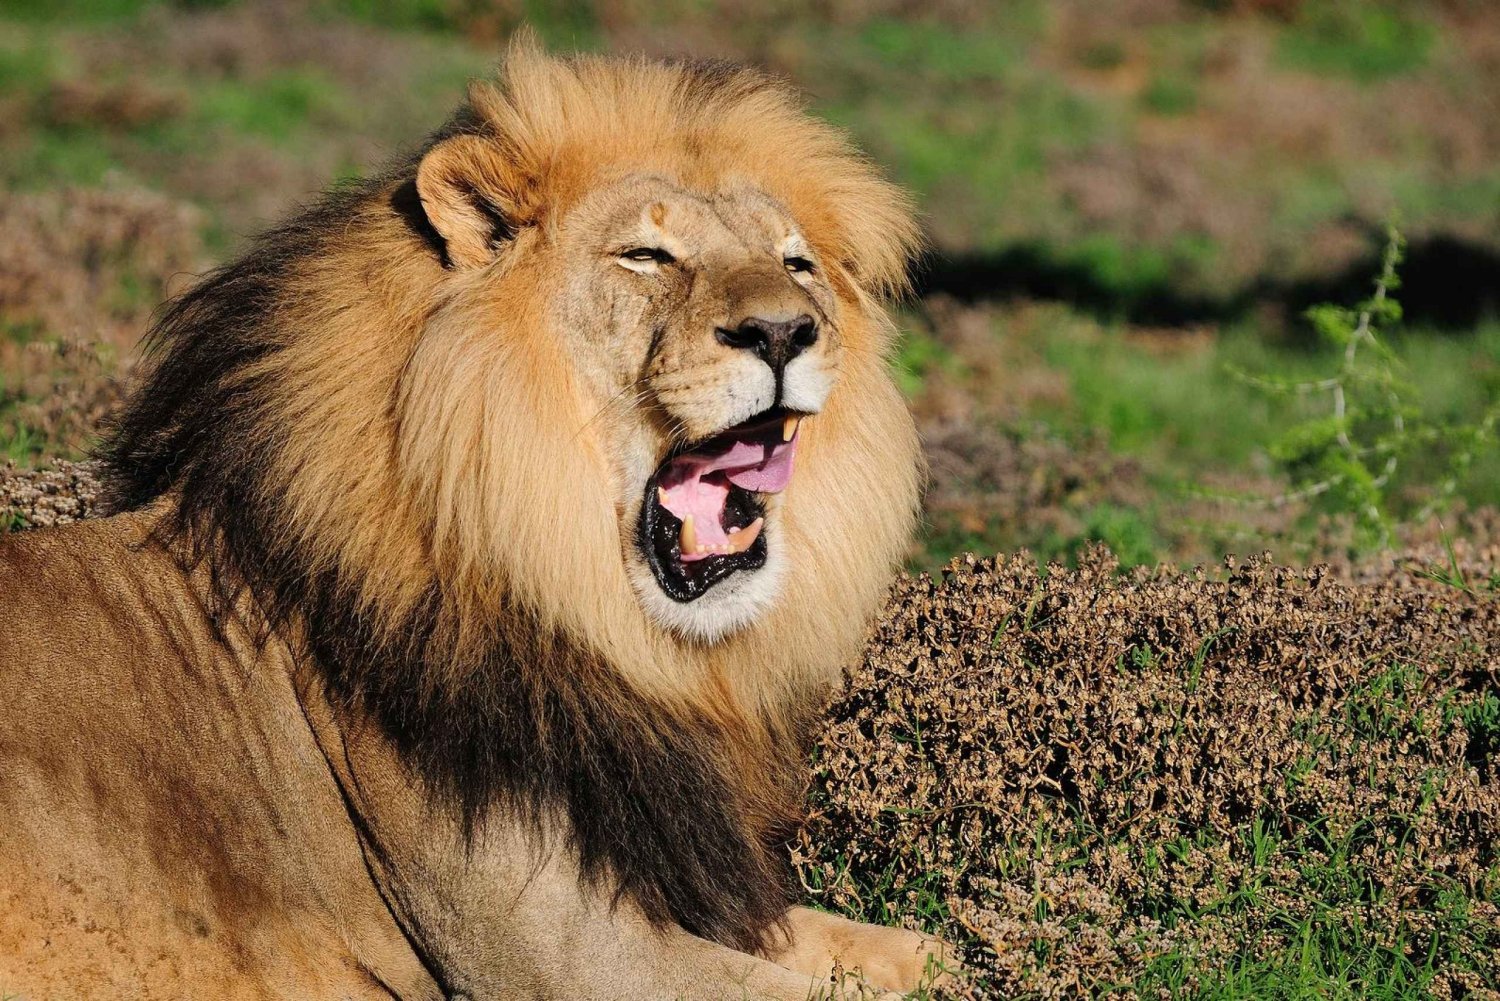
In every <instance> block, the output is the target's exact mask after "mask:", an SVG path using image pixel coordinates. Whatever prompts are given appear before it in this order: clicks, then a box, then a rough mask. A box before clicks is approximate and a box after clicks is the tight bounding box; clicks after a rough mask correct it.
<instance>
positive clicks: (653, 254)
mask: <svg viewBox="0 0 1500 1001" xmlns="http://www.w3.org/2000/svg"><path fill="white" fill-rule="evenodd" d="M620 260H622V261H630V262H632V263H634V264H671V263H672V262H673V261H675V260H677V258H675V257H673V256H672V255H671V254H669V253H667V252H666V251H665V250H662V249H661V248H660V247H636V248H634V249H633V250H627V251H625V252H624V253H623V254H621V255H620Z"/></svg>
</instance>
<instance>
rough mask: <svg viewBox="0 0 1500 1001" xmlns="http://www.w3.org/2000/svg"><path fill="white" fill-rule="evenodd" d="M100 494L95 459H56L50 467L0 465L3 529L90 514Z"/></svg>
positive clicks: (44, 524)
mask: <svg viewBox="0 0 1500 1001" xmlns="http://www.w3.org/2000/svg"><path fill="white" fill-rule="evenodd" d="M98 498H99V478H98V469H97V468H96V467H95V465H94V463H92V462H68V461H67V460H65V459H56V460H53V462H52V464H51V466H50V467H49V468H47V469H17V468H16V467H15V466H14V465H12V464H11V463H8V462H7V463H6V464H5V465H3V466H0V531H8V530H13V529H24V528H47V527H50V526H52V525H66V524H67V523H68V522H70V521H79V520H81V519H83V518H88V517H91V516H92V515H93V514H94V513H95V510H96V508H97V504H98Z"/></svg>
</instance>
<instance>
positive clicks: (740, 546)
mask: <svg viewBox="0 0 1500 1001" xmlns="http://www.w3.org/2000/svg"><path fill="white" fill-rule="evenodd" d="M765 523H766V519H764V518H756V519H755V520H754V521H752V522H751V523H750V524H748V525H746V526H745V527H744V528H741V529H739V530H738V531H734V532H730V533H729V547H728V548H729V552H731V553H743V552H744V551H745V550H747V549H749V548H750V547H751V546H753V545H755V540H756V538H757V537H758V536H759V535H760V530H761V528H762V527H763V526H764V525H765Z"/></svg>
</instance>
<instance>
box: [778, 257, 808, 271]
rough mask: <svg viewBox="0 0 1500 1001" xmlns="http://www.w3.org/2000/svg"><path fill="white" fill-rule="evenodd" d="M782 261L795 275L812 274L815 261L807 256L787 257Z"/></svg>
mask: <svg viewBox="0 0 1500 1001" xmlns="http://www.w3.org/2000/svg"><path fill="white" fill-rule="evenodd" d="M781 263H782V264H784V265H786V269H787V270H788V271H790V272H791V273H792V274H794V275H800V274H812V271H813V262H812V261H809V260H808V259H807V258H805V257H787V258H783V259H782V262H781Z"/></svg>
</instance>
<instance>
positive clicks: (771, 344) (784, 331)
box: [716, 313, 818, 376]
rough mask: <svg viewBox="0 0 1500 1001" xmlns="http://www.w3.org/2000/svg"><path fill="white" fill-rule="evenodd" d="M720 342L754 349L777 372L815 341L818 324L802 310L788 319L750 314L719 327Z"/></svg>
mask: <svg viewBox="0 0 1500 1001" xmlns="http://www.w3.org/2000/svg"><path fill="white" fill-rule="evenodd" d="M716 334H717V336H718V338H719V343H720V344H725V345H728V346H729V347H732V348H742V349H744V350H746V351H754V352H755V353H756V354H757V355H758V356H759V357H760V358H761V359H762V360H763V361H764V362H765V363H766V364H767V365H769V366H771V371H773V372H775V373H776V374H777V376H780V375H781V371H782V369H784V368H786V366H787V364H788V363H789V362H790V361H791V360H792V359H793V358H795V357H797V356H798V355H800V354H801V353H802V352H804V351H806V350H807V349H808V348H810V347H812V346H813V345H814V344H816V343H818V324H817V323H816V322H815V321H814V320H813V318H812V317H810V316H808V315H807V314H806V313H803V314H802V315H801V316H798V317H794V318H793V319H790V320H767V319H764V318H762V317H759V316H752V317H749V318H747V319H745V320H741V321H740V325H739V326H737V327H734V328H732V329H731V328H729V327H720V328H719V329H718V330H717V331H716Z"/></svg>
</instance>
